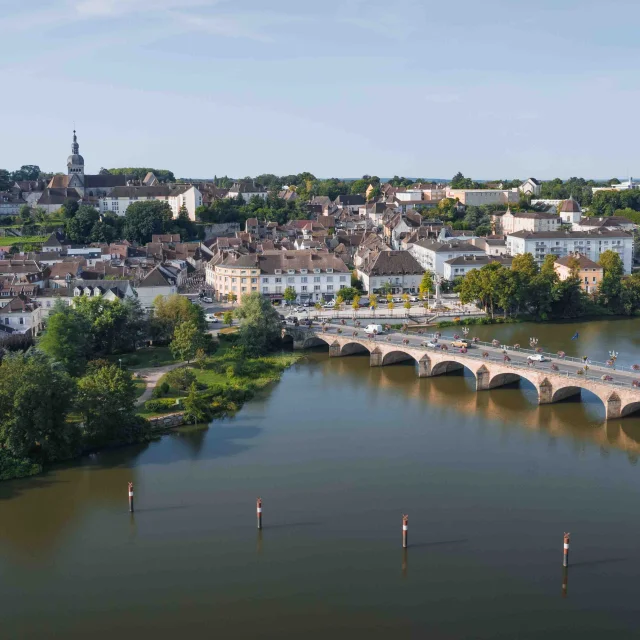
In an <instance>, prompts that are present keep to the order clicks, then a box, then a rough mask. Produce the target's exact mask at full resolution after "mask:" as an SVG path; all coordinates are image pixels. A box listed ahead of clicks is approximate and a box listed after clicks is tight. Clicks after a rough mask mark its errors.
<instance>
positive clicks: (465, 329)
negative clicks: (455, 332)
mask: <svg viewBox="0 0 640 640" xmlns="http://www.w3.org/2000/svg"><path fill="white" fill-rule="evenodd" d="M462 333H463V334H464V337H465V338H466V337H467V336H468V335H469V327H462Z"/></svg>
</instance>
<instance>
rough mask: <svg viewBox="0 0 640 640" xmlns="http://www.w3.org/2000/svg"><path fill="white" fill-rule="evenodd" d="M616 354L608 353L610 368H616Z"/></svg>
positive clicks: (615, 352)
mask: <svg viewBox="0 0 640 640" xmlns="http://www.w3.org/2000/svg"><path fill="white" fill-rule="evenodd" d="M618 355H619V354H618V352H617V351H613V350H611V351H609V358H611V366H612V367H613V368H614V370H615V368H616V360H617V359H618Z"/></svg>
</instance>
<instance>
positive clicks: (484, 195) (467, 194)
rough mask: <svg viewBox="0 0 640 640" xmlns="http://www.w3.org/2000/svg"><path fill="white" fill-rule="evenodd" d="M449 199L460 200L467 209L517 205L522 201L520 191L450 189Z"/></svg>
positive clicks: (448, 192)
mask: <svg viewBox="0 0 640 640" xmlns="http://www.w3.org/2000/svg"><path fill="white" fill-rule="evenodd" d="M447 198H453V199H454V200H458V201H459V202H460V204H463V205H465V206H466V207H469V206H473V207H481V206H482V205H484V204H517V202H518V201H519V200H520V193H519V191H518V189H450V188H447Z"/></svg>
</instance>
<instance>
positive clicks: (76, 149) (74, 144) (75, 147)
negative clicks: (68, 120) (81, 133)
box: [71, 129, 80, 155]
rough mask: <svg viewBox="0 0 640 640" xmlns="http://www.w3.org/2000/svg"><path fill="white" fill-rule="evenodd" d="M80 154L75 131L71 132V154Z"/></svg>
mask: <svg viewBox="0 0 640 640" xmlns="http://www.w3.org/2000/svg"><path fill="white" fill-rule="evenodd" d="M79 152H80V145H79V144H78V136H77V135H76V130H75V129H74V130H73V142H72V143H71V153H73V154H75V155H77V154H78V153H79Z"/></svg>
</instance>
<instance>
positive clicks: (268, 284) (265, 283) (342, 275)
mask: <svg viewBox="0 0 640 640" xmlns="http://www.w3.org/2000/svg"><path fill="white" fill-rule="evenodd" d="M258 264H259V266H260V293H261V294H262V295H263V296H266V297H268V298H270V299H271V300H281V299H282V298H283V297H284V292H285V289H287V288H288V287H293V289H294V290H295V292H296V294H297V296H298V301H300V302H305V301H309V302H321V301H322V300H328V299H331V298H333V297H334V296H336V295H337V294H338V293H339V291H340V289H345V288H347V287H350V286H351V271H349V269H348V267H347V265H345V263H344V262H343V261H342V260H340V258H338V257H337V256H335V255H334V254H332V253H324V252H316V251H313V250H309V251H269V252H266V253H264V254H262V255H260V256H258Z"/></svg>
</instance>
